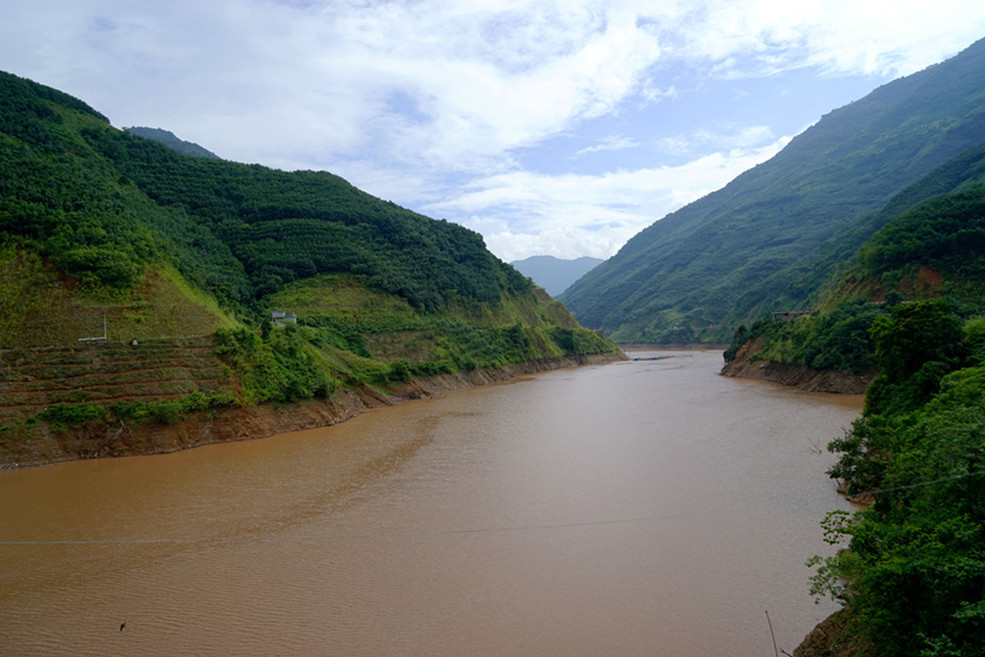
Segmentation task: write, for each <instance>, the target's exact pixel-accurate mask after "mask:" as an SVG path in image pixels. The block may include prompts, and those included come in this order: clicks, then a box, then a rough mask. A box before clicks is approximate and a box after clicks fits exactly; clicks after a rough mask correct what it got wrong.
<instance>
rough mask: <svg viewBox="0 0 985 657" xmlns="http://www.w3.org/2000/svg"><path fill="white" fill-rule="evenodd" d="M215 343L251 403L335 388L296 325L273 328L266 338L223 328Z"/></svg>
mask: <svg viewBox="0 0 985 657" xmlns="http://www.w3.org/2000/svg"><path fill="white" fill-rule="evenodd" d="M215 346H216V353H218V354H219V356H220V357H221V358H223V359H224V360H226V361H227V362H228V363H229V364H230V366H231V367H232V369H233V371H234V372H236V374H237V375H238V377H239V380H240V387H241V392H242V396H243V399H244V401H245V402H246V403H248V404H259V403H263V402H270V401H273V402H292V401H298V400H302V399H312V398H314V397H327V396H328V395H329V394H331V392H332V391H333V390H334V385H332V384H330V383H329V380H328V378H327V377H326V375H325V372H324V371H323V369H322V368H321V367H319V365H318V363H317V362H316V360H315V357H314V355H313V354H312V353H311V351H310V350H309V349H308V347H307V344H306V342H305V340H304V339H303V338H302V337H301V335H300V334H299V332H298V331H297V330H296V329H295V328H294V327H287V329H286V330H276V331H271V332H270V334H269V335H268V339H267V340H264V339H262V338H261V337H260V336H258V335H257V334H255V333H253V332H252V331H250V330H248V329H245V328H240V329H220V330H219V331H216V334H215Z"/></svg>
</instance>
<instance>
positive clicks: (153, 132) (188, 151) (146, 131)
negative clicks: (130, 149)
mask: <svg viewBox="0 0 985 657" xmlns="http://www.w3.org/2000/svg"><path fill="white" fill-rule="evenodd" d="M125 130H126V131H127V132H129V133H130V134H131V135H136V136H138V137H144V138H145V139H153V140H154V141H159V142H161V143H162V144H164V145H165V146H170V147H171V148H173V149H174V150H176V151H178V152H179V153H182V154H184V155H192V156H194V157H208V158H212V159H214V160H218V159H219V156H218V155H216V154H215V153H213V152H212V151H210V150H208V149H206V148H203V147H202V146H199V145H198V144H196V143H195V142H191V141H185V140H184V139H179V138H178V137H177V136H176V135H175V134H174V133H173V132H171V131H169V130H162V129H161V128H144V127H141V126H133V127H131V128H125Z"/></svg>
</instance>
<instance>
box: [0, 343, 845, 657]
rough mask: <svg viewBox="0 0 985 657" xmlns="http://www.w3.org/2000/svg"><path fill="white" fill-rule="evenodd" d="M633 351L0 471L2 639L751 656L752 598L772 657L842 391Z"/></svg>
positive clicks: (803, 575)
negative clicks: (250, 435)
mask: <svg viewBox="0 0 985 657" xmlns="http://www.w3.org/2000/svg"><path fill="white" fill-rule="evenodd" d="M631 355H633V356H642V357H644V358H646V357H649V356H651V355H660V356H661V358H660V359H659V360H639V361H636V360H630V361H626V362H618V363H610V364H606V365H598V366H588V367H582V368H576V369H569V370H561V371H555V372H549V373H544V374H539V375H535V376H528V377H521V378H518V379H514V380H512V381H510V382H508V383H503V384H497V385H491V386H486V387H481V388H474V389H469V390H463V391H458V392H455V393H451V394H448V395H446V396H443V397H441V398H438V399H431V400H420V401H412V402H407V403H404V404H400V405H398V406H395V407H392V408H387V409H383V410H380V411H376V412H372V413H367V414H364V415H361V416H359V417H357V418H355V419H353V420H350V421H348V422H346V423H344V424H341V425H338V426H335V427H329V428H326V429H320V430H312V431H304V432H298V433H292V434H285V435H280V436H275V437H272V438H267V439H263V440H256V441H249V442H241V443H232V444H222V445H212V446H207V447H202V448H198V449H194V450H190V451H186V452H179V453H175V454H168V455H160V456H146V457H133V458H121V459H104V460H96V461H79V462H71V463H62V464H57V465H52V466H48V467H43V468H35V469H29V470H21V471H11V472H2V473H0V559H2V563H3V568H2V571H0V654H2V655H18V656H30V655H44V656H51V655H73V656H84V655H94V656H103V655H142V656H154V655H162V656H164V655H167V656H176V655H197V656H227V655H312V656H315V655H318V656H322V655H336V656H347V655H421V656H424V655H428V656H445V655H477V656H483V655H489V656H493V655H495V656H502V655H537V656H553V655H557V656H564V657H571V656H578V655H585V656H588V655H592V656H595V655H668V656H678V655H680V656H690V655H694V656H701V657H709V656H718V655H721V656H727V655H731V656H737V657H738V656H747V657H754V656H756V657H765V656H767V655H772V654H774V653H773V643H772V639H771V633H770V626H769V624H768V619H767V612H768V617H769V621H771V623H772V626H773V630H774V632H775V635H776V641H777V644H778V646H779V648H781V649H784V650H786V651H787V652H793V649H794V647H795V646H796V645H797V644H798V643H799V642H800V640H801V639H802V638H803V637H804V635H805V634H806V633H807V632H808V631H809V630H810V629H811V628H812V627H813V625H814V624H815V623H817V622H819V621H820V620H822V619H823V618H824V617H826V616H827V615H828V614H829V613H831V612H832V611H833V610H834V609H835V608H836V607H835V606H833V604H832V603H831V602H829V601H824V602H822V603H820V604H815V603H814V601H813V600H812V599H811V597H810V596H809V594H808V577H809V576H810V570H809V569H808V568H806V567H805V566H804V561H805V560H806V559H808V558H809V557H810V556H812V555H814V554H830V552H831V551H832V550H833V549H834V548H832V547H831V546H828V545H826V544H825V543H824V542H823V541H822V536H821V530H820V528H819V526H818V523H819V522H820V520H821V519H822V518H823V517H824V514H825V513H826V512H827V511H829V510H832V509H836V508H848V507H847V504H846V502H845V501H844V500H843V499H841V498H840V497H839V496H838V495H837V493H836V491H835V488H834V484H833V482H832V481H831V480H829V479H828V478H827V476H826V475H825V474H824V472H825V470H826V469H827V468H828V467H829V466H830V464H831V463H832V457H831V455H829V454H828V453H827V452H826V451H823V447H824V445H825V443H826V442H827V441H828V440H830V439H831V438H833V437H836V436H839V435H841V433H842V431H843V430H844V429H845V428H847V427H848V426H849V425H850V423H851V421H852V419H853V418H855V417H856V416H857V415H858V414H859V412H860V409H861V398H860V397H858V396H836V395H825V394H811V393H805V392H802V391H799V390H795V389H789V388H784V387H781V386H777V385H774V384H770V383H766V382H760V381H747V380H737V379H731V378H726V377H721V376H719V375H718V374H717V372H718V370H719V368H720V366H721V354H720V352H718V351H714V352H711V351H679V352H668V351H663V352H652V353H650V352H638V353H634V354H631ZM819 448H820V449H819ZM124 623H125V626H124V625H123V624H124Z"/></svg>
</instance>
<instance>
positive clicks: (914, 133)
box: [560, 41, 985, 343]
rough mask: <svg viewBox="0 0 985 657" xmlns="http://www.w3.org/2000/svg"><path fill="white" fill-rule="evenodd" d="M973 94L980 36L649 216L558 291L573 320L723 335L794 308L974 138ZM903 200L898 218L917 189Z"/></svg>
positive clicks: (979, 80)
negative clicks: (718, 185)
mask: <svg viewBox="0 0 985 657" xmlns="http://www.w3.org/2000/svg"><path fill="white" fill-rule="evenodd" d="M983 89H985V41H979V42H977V43H975V44H973V45H972V46H970V47H969V48H967V49H966V50H964V51H963V52H961V53H960V54H958V55H956V56H955V57H953V58H952V59H949V60H947V61H945V62H943V63H940V64H937V65H934V66H931V67H929V68H927V69H925V70H923V71H920V72H919V73H915V74H913V75H910V76H908V77H905V78H901V79H899V80H896V81H894V82H891V83H888V84H886V85H883V86H882V87H879V88H878V89H876V90H875V91H873V92H872V93H870V94H869V95H868V96H866V97H865V98H863V99H861V100H858V101H855V102H853V103H851V104H849V105H847V106H845V107H842V108H840V109H837V110H834V111H832V112H830V113H829V114H827V115H825V116H824V117H822V118H821V119H820V120H819V121H818V122H817V123H816V124H815V125H814V126H812V127H811V128H809V129H808V130H806V131H805V132H803V133H802V134H800V135H798V136H797V137H796V138H794V139H793V140H792V141H791V143H790V144H789V145H788V146H787V147H786V148H784V149H783V150H782V151H781V152H780V153H778V154H777V155H776V156H774V157H773V158H772V159H771V160H769V161H767V162H765V163H763V164H760V165H758V166H757V167H755V168H753V169H751V170H749V171H747V172H745V173H743V174H742V175H740V176H739V177H737V178H736V179H735V180H733V181H732V182H731V183H729V184H728V185H726V186H725V187H724V188H723V189H721V190H718V191H716V192H714V193H712V194H709V195H708V196H705V197H704V198H702V199H700V200H698V201H695V202H694V203H691V204H690V205H688V206H686V207H684V208H682V209H680V210H678V211H676V212H674V213H672V214H670V215H667V216H666V217H664V218H663V219H661V220H660V221H657V222H655V223H654V224H652V225H651V226H650V227H648V228H646V229H645V230H643V231H642V232H640V233H639V234H637V235H636V236H635V237H633V238H632V239H631V240H630V241H629V242H628V243H627V244H626V245H625V246H624V247H623V248H622V249H621V250H620V251H619V253H617V254H616V255H615V256H613V257H612V258H610V259H609V260H607V261H606V262H604V263H602V264H601V265H599V266H598V267H596V268H595V269H593V270H592V271H591V272H589V273H588V274H586V275H585V276H584V277H583V278H581V279H580V280H578V281H577V282H576V283H575V284H573V285H572V286H571V287H570V288H569V289H568V290H567V291H566V292H565V293H564V294H562V295H561V298H560V300H561V301H562V302H564V303H565V304H566V305H567V306H568V307H569V309H571V310H572V312H574V314H575V316H576V317H577V318H578V320H579V321H580V322H581V323H582V324H584V325H586V326H588V327H591V328H596V329H601V330H603V331H604V332H605V333H606V334H608V335H610V337H612V338H613V339H615V340H617V341H620V342H642V343H659V342H689V341H719V340H728V339H730V338H731V335H732V333H733V332H734V330H735V329H736V328H737V327H738V326H739V325H740V324H742V323H744V322H751V321H753V320H754V319H755V318H757V317H758V316H760V315H761V314H762V313H764V312H767V311H771V310H787V309H793V308H798V307H804V306H805V305H807V304H809V303H810V299H811V298H812V297H813V296H814V295H816V294H817V291H818V290H819V288H820V287H821V286H822V285H823V283H824V282H825V280H826V279H827V278H828V277H829V276H830V275H831V273H832V269H833V268H835V267H837V266H838V265H839V263H840V262H841V259H844V258H847V257H850V256H851V254H853V253H854V251H855V249H857V248H858V246H859V245H860V244H862V243H863V242H864V241H865V240H866V239H867V238H868V237H869V236H871V235H872V233H873V232H874V231H875V230H878V228H880V227H881V224H880V223H879V221H882V222H883V223H885V221H888V220H889V219H890V218H891V217H888V216H882V215H877V213H879V211H880V210H881V209H882V208H883V207H884V206H885V205H886V204H887V203H889V202H890V201H891V200H893V199H894V198H896V199H897V201H899V200H900V198H897V194H899V193H900V192H901V191H903V190H904V189H905V188H906V187H907V186H909V185H911V184H912V183H914V182H915V181H917V180H918V179H920V178H922V177H923V176H925V175H927V174H928V173H930V172H931V171H933V170H935V169H937V168H938V167H941V166H942V165H945V164H946V163H947V162H949V161H950V160H952V159H953V158H955V157H958V156H960V155H961V154H962V153H964V152H965V151H967V150H968V149H972V148H975V147H977V146H979V145H981V144H983V143H985V94H983V93H982V90H983ZM928 189H929V188H928ZM905 200H906V203H907V205H906V206H905V207H898V208H896V211H897V213H899V212H903V211H905V210H907V209H909V208H910V207H912V206H913V205H914V204H916V203H919V202H921V201H924V200H926V197H925V196H924V197H918V198H907V199H905ZM873 218H877V219H878V220H873Z"/></svg>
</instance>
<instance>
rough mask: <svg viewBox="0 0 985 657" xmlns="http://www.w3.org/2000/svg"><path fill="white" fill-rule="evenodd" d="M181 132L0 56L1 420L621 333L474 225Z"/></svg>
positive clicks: (53, 418) (194, 396) (273, 385)
mask: <svg viewBox="0 0 985 657" xmlns="http://www.w3.org/2000/svg"><path fill="white" fill-rule="evenodd" d="M141 133H143V134H148V135H149V136H151V137H153V139H147V138H143V137H141V136H140V134H141ZM161 140H163V141H164V142H167V145H165V144H164V143H160V141H161ZM187 146H188V145H187V144H186V143H182V142H180V140H177V138H175V137H174V136H173V135H171V134H170V133H167V132H166V131H161V130H149V129H132V130H131V131H130V132H122V131H119V130H116V129H115V128H113V127H111V126H110V125H109V123H108V121H107V120H106V118H105V117H103V116H102V115H100V114H99V113H98V112H96V111H94V110H92V108H90V107H88V106H87V105H85V103H83V102H81V101H78V100H76V99H74V98H71V97H70V96H67V95H65V94H63V93H61V92H58V91H55V90H53V89H49V88H47V87H44V86H42V85H38V84H36V83H34V82H31V81H29V80H24V79H22V78H18V77H16V76H13V75H9V74H6V73H0V310H2V311H3V315H4V318H5V322H4V325H3V326H2V327H0V358H2V360H3V361H4V365H5V366H6V370H5V371H3V372H0V383H2V384H3V385H2V387H0V390H2V391H3V393H2V394H3V396H4V400H3V401H4V403H3V404H0V422H2V426H3V427H5V430H7V431H8V434H7V435H13V434H15V433H17V431H12V428H16V427H24V426H28V425H29V424H30V423H32V422H33V423H37V422H38V421H41V422H44V423H47V425H48V426H49V427H50V428H52V429H54V430H58V431H63V430H72V429H73V428H75V429H78V428H80V427H84V426H87V425H89V424H93V423H95V424H97V425H98V424H100V423H102V424H112V423H117V422H124V423H129V422H144V421H160V422H174V421H177V420H178V419H180V418H181V417H183V416H185V415H186V414H188V413H191V412H200V411H209V410H210V409H214V408H218V407H222V406H227V405H229V404H264V403H277V404H286V403H292V402H296V401H302V400H308V399H317V398H326V397H330V396H331V395H332V394H334V393H335V392H336V391H337V390H339V389H340V388H341V387H342V386H357V387H358V386H373V387H376V388H379V389H380V390H381V391H382V392H384V394H386V393H388V392H392V391H394V390H395V389H397V388H399V387H400V386H402V385H404V384H406V383H407V382H409V381H410V379H412V378H414V377H425V376H430V375H435V374H443V373H452V372H461V371H469V370H472V369H475V368H486V367H502V366H505V365H511V364H516V363H520V362H524V361H530V360H537V359H542V358H550V357H558V356H565V355H567V356H574V357H580V356H584V355H590V354H608V353H617V352H618V349H617V347H616V346H615V345H614V344H613V343H611V342H609V341H608V340H605V339H603V338H601V337H600V336H599V335H598V334H596V333H594V332H591V331H588V330H586V329H584V328H582V327H580V326H579V325H578V323H577V322H575V320H574V319H573V318H572V317H571V315H570V314H569V313H568V312H567V310H566V309H565V308H564V307H563V306H561V305H560V304H558V303H556V302H554V301H553V300H551V299H550V298H549V297H547V296H546V295H544V294H543V292H542V291H539V290H538V289H537V288H535V287H534V286H533V284H532V283H531V282H530V281H529V280H528V279H527V278H526V277H524V276H523V275H521V274H520V273H519V272H517V271H516V270H515V269H513V268H512V267H510V266H509V265H506V264H505V263H503V262H501V261H500V260H498V259H497V258H496V257H495V256H493V255H492V254H491V253H490V252H489V251H488V250H487V249H486V248H485V245H484V243H483V241H482V238H481V237H480V236H479V235H478V234H477V233H475V232H473V231H470V230H467V229H465V228H463V227H461V226H458V225H456V224H452V223H449V222H447V221H443V220H442V221H436V220H433V219H429V218H427V217H424V216H421V215H419V214H416V213H414V212H411V211H408V210H406V209H404V208H400V207H398V206H397V205H395V204H393V203H391V202H388V201H383V200H380V199H377V198H374V197H372V196H370V195H368V194H365V193H364V192H361V191H360V190H358V189H356V188H354V187H352V186H351V185H349V184H348V183H347V182H345V181H344V180H342V179H341V178H338V177H337V176H333V175H331V174H329V173H324V172H313V171H298V172H291V173H288V172H284V171H276V170H272V169H268V168H266V167H262V166H258V165H244V164H238V163H234V162H227V161H223V160H220V159H218V158H215V157H192V156H190V155H185V154H182V153H181V152H178V150H175V149H176V148H179V147H180V148H181V149H184V150H187ZM193 150H194V149H193ZM203 150H204V149H203ZM195 154H197V155H205V153H202V152H200V151H197V150H196V151H195ZM278 308H282V309H286V310H287V311H289V312H291V313H292V314H293V315H295V316H296V317H297V318H298V321H299V324H298V325H296V326H295V325H288V326H274V325H273V324H272V323H271V314H270V313H271V311H272V310H274V309H278ZM104 331H105V333H104ZM202 336H211V337H207V338H205V343H204V344H202V343H201V340H202V339H203V338H202ZM103 337H105V338H106V340H107V341H106V343H105V344H102V345H101V346H100V344H101V341H102V338H103ZM80 338H82V339H86V340H88V341H87V342H84V343H79V342H78V340H79V339H80ZM95 338H99V340H100V341H99V342H93V339H95ZM189 338H192V339H194V340H196V341H199V342H196V345H195V346H194V347H190V346H189V347H185V346H182V341H184V340H187V339H189ZM131 341H132V344H133V345H134V346H133V347H129V346H128V344H130V343H131ZM138 345H139V346H138ZM128 349H129V351H128ZM76 361H79V362H78V363H77V362H76ZM179 361H180V362H179ZM62 382H64V383H65V385H63V383H62ZM66 385H67V386H69V388H68V389H66ZM14 400H16V401H14ZM18 435H19V434H18ZM2 449H3V446H2V445H0V451H2Z"/></svg>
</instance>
